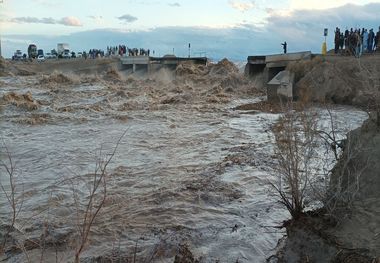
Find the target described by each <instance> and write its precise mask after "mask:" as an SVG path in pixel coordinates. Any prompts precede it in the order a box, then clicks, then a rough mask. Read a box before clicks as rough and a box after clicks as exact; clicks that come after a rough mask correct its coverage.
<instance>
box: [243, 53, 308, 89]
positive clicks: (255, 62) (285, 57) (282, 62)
mask: <svg viewBox="0 0 380 263" xmlns="http://www.w3.org/2000/svg"><path fill="white" fill-rule="evenodd" d="M311 58H312V54H311V52H310V51H305V52H297V53H288V54H278V55H268V56H249V57H248V59H247V61H248V63H247V65H246V68H245V72H246V74H248V75H249V76H255V75H257V74H260V73H264V81H266V82H268V81H271V80H272V79H273V78H274V77H275V76H276V75H277V74H278V73H280V72H281V71H283V70H285V68H286V66H287V65H288V64H289V63H291V62H294V61H301V60H311Z"/></svg>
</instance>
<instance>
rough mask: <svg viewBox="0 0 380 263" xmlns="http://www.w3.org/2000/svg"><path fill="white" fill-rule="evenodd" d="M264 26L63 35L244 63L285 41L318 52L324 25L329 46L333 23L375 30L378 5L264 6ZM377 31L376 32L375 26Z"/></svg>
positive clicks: (72, 40) (96, 44)
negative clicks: (287, 8) (280, 9)
mask: <svg viewBox="0 0 380 263" xmlns="http://www.w3.org/2000/svg"><path fill="white" fill-rule="evenodd" d="M268 11H270V12H269V13H270V14H268V18H267V21H266V23H265V24H263V25H260V26H257V25H255V24H253V23H248V22H245V23H243V24H239V25H236V26H234V27H228V28H209V27H177V26H172V27H157V28H153V29H150V30H145V31H142V30H141V31H120V30H116V29H113V30H111V29H108V30H105V29H103V30H95V31H82V32H77V33H73V34H70V35H67V36H65V41H67V42H68V43H69V44H70V48H72V49H73V50H74V51H79V50H80V51H83V50H89V49H92V48H99V49H104V48H106V47H107V46H110V45H111V46H112V45H119V44H125V45H127V46H128V47H137V48H140V47H141V48H149V49H150V50H155V51H156V55H161V56H162V55H165V54H168V53H171V52H172V51H173V48H175V50H176V54H177V55H180V56H187V54H188V43H191V47H192V52H193V55H197V54H199V53H201V52H206V54H207V56H208V57H210V58H211V59H214V60H218V59H221V58H224V57H227V58H228V59H231V60H234V61H244V60H246V59H247V56H249V55H266V54H273V53H281V52H282V46H281V43H283V42H284V41H286V42H287V43H288V48H289V52H298V51H305V50H311V51H312V52H315V53H320V52H321V46H322V42H323V41H324V37H323V29H324V28H325V27H326V28H329V31H330V34H329V36H328V39H327V41H328V46H329V47H332V45H333V43H334V39H333V34H331V32H333V31H334V29H335V27H336V26H338V27H340V28H342V29H343V30H344V29H345V28H346V27H348V28H351V27H354V28H355V27H366V28H374V29H377V28H378V26H379V19H378V14H379V13H380V3H373V4H368V5H365V6H360V5H352V4H349V5H345V6H342V7H339V8H333V9H328V10H294V11H290V12H288V13H286V14H285V13H283V14H281V12H280V13H278V12H277V11H276V10H268ZM376 31H377V30H376ZM2 38H3V39H7V41H3V42H2V48H3V51H4V54H5V56H11V55H12V54H13V52H14V51H15V50H16V49H21V50H22V51H23V52H26V48H27V44H28V43H24V44H22V43H16V41H15V40H17V39H29V40H30V41H31V42H30V43H36V44H37V46H38V47H41V48H43V49H46V50H50V49H52V48H54V47H55V46H56V43H60V41H61V40H60V39H61V38H62V36H36V35H4V36H2Z"/></svg>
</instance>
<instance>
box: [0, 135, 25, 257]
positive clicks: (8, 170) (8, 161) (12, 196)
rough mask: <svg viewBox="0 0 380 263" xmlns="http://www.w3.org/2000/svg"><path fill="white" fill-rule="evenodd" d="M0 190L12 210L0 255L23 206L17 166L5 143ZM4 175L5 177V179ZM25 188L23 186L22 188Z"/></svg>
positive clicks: (2, 151) (1, 162) (0, 168)
mask: <svg viewBox="0 0 380 263" xmlns="http://www.w3.org/2000/svg"><path fill="white" fill-rule="evenodd" d="M0 171H1V176H0V188H1V192H2V194H3V195H4V196H5V198H6V203H7V204H8V206H9V208H10V215H9V222H10V223H9V224H8V225H7V226H5V227H6V230H5V233H4V236H3V240H2V242H1V244H0V255H1V254H3V253H4V252H5V247H6V245H7V241H8V238H9V235H10V233H11V232H13V231H14V228H15V224H16V220H17V217H18V215H19V213H20V211H21V209H22V206H23V192H24V191H23V189H21V190H20V191H19V188H18V184H17V175H16V164H15V162H14V160H13V157H12V155H11V152H10V151H9V149H8V147H7V146H6V144H5V142H3V145H2V147H1V155H0ZM2 175H5V176H4V177H5V178H6V179H4V178H3V176H2ZM21 187H22V188H23V186H21Z"/></svg>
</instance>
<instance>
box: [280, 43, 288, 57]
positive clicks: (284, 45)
mask: <svg viewBox="0 0 380 263" xmlns="http://www.w3.org/2000/svg"><path fill="white" fill-rule="evenodd" d="M281 45H282V47H283V48H284V54H286V53H287V50H288V44H287V43H286V41H285V42H284V43H281Z"/></svg>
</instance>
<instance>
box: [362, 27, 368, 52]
mask: <svg viewBox="0 0 380 263" xmlns="http://www.w3.org/2000/svg"><path fill="white" fill-rule="evenodd" d="M363 52H364V53H367V52H368V32H367V29H364V32H363Z"/></svg>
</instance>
